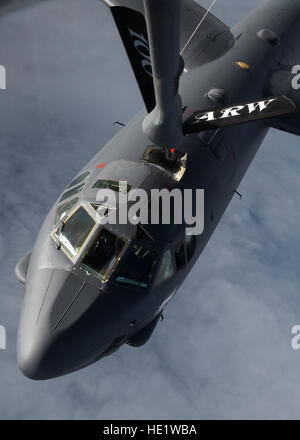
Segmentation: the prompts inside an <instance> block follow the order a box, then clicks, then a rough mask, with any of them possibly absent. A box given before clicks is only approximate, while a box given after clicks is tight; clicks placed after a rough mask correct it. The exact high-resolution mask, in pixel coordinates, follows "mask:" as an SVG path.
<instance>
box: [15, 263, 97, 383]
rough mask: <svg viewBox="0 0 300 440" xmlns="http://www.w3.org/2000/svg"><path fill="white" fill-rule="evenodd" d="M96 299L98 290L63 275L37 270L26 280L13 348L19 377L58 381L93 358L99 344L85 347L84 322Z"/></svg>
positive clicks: (86, 343) (86, 339)
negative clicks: (15, 341) (56, 379)
mask: <svg viewBox="0 0 300 440" xmlns="http://www.w3.org/2000/svg"><path fill="white" fill-rule="evenodd" d="M99 295H100V291H99V289H97V288H94V287H93V286H90V285H88V284H87V283H86V282H85V281H83V280H82V279H80V278H78V277H77V276H75V275H74V274H73V273H71V272H67V271H63V270H56V269H42V270H38V271H37V272H36V273H35V274H34V276H33V277H32V279H29V280H27V285H26V290H25V295H24V303H23V307H22V312H21V319H20V326H19V332H18V342H17V360H18V365H19V368H20V370H21V371H22V373H23V374H24V375H25V376H27V377H29V378H30V379H35V380H43V379H50V378H54V377H57V376H62V375H64V374H68V373H70V372H72V371H75V370H77V369H79V368H82V367H83V366H85V365H86V364H87V363H89V362H90V361H91V359H93V358H94V357H96V356H97V355H99V350H100V349H101V344H100V342H101V341H99V340H97V341H94V344H91V343H89V341H88V336H89V334H90V332H89V329H88V328H87V327H88V325H89V319H88V317H87V316H86V315H89V314H90V313H91V311H92V310H93V309H94V306H95V303H97V300H98V297H99ZM94 322H96V323H97V322H99V320H98V319H97V320H95V319H94Z"/></svg>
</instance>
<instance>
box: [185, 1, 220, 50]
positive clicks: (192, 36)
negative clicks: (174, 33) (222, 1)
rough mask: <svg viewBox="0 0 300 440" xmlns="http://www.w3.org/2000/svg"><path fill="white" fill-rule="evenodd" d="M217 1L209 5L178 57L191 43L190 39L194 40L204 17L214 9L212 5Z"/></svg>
mask: <svg viewBox="0 0 300 440" xmlns="http://www.w3.org/2000/svg"><path fill="white" fill-rule="evenodd" d="M216 2H217V0H213V2H212V4H211V5H210V7H209V8H208V9H207V11H206V13H205V14H204V15H203V17H202V18H201V20H200V22H199V23H198V24H197V26H196V28H195V30H194V31H193V32H192V34H191V36H190V38H189V39H188V40H187V42H186V43H185V45H184V47H183V48H182V50H181V52H180V55H181V56H182V54H183V52H184V51H185V49H186V48H187V47H188V45H189V44H190V42H191V41H192V39H193V38H194V36H195V35H196V33H197V31H198V29H199V27H200V26H201V25H202V23H203V22H204V20H205V19H206V17H207V16H208V14H209V13H210V11H211V10H212V8H213V7H214V5H215V4H216Z"/></svg>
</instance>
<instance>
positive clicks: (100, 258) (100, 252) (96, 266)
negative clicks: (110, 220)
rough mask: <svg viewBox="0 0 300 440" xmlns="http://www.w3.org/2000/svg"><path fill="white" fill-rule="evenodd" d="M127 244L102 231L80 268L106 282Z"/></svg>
mask: <svg viewBox="0 0 300 440" xmlns="http://www.w3.org/2000/svg"><path fill="white" fill-rule="evenodd" d="M125 245H126V242H125V241H124V240H122V239H121V238H119V237H117V236H116V235H114V234H112V233H111V232H109V231H106V230H105V229H102V230H101V231H100V233H99V235H98V236H97V238H96V239H95V241H94V242H93V244H92V247H91V248H90V250H89V251H88V252H87V253H86V255H85V257H84V258H83V260H82V262H81V264H80V266H81V267H82V268H83V269H85V270H87V271H88V272H91V273H93V274H94V275H96V276H97V277H99V278H101V279H102V280H105V279H106V278H107V276H108V275H109V273H110V272H111V270H112V269H113V267H114V265H115V264H116V262H117V260H118V258H119V256H120V254H121V252H122V250H123V248H124V247H125Z"/></svg>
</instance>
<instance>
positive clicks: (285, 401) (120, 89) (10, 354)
mask: <svg viewBox="0 0 300 440" xmlns="http://www.w3.org/2000/svg"><path fill="white" fill-rule="evenodd" d="M200 3H201V4H202V5H203V6H208V5H209V1H202V2H200ZM260 3H262V2H261V1H260V0H252V1H251V2H249V1H247V0H218V2H217V4H216V6H215V7H214V10H213V12H214V13H215V14H216V15H217V16H218V17H219V18H220V19H222V20H223V21H224V22H225V23H227V24H229V25H233V24H234V23H235V22H237V21H238V20H239V19H241V18H242V17H243V16H245V15H246V14H247V13H248V12H249V11H250V10H251V9H253V8H254V7H255V6H256V5H258V4H260ZM0 41H1V44H0V64H3V65H5V67H6V68H7V75H8V79H7V87H8V89H7V91H5V92H3V93H1V95H2V96H1V102H0V106H1V120H0V133H1V135H0V151H1V153H0V154H1V156H0V157H1V173H0V176H1V177H0V182H1V185H0V200H1V208H0V219H1V232H0V256H1V269H0V271H1V272H0V273H1V279H2V289H1V300H0V324H1V325H5V326H6V328H7V337H8V339H7V350H5V351H4V350H1V351H0V368H1V374H0V418H1V419H3V418H10V419H16V418H24V419H29V418H31V419H33V418H50V419H56V418H64V419H65V418H67V419H68V418H71V419H73V418H83V419H85V418H100V419H102V418H115V419H118V418H121V419H122V418H128V419H130V418H133V419H135V418H174V419H192V418H197V419H198V418H204V419H206V418H208V419H211V418H217V419H226V418H298V417H299V411H300V389H299V385H298V376H299V368H300V351H299V352H297V351H293V350H292V349H291V328H292V326H294V325H295V324H300V294H299V287H300V273H299V261H300V239H299V224H300V218H299V216H300V214H299V213H300V210H299V207H300V191H299V182H300V176H299V169H300V145H299V143H300V141H299V139H298V138H297V137H295V136H292V135H288V134H284V133H281V132H278V131H270V133H269V135H268V137H267V139H266V141H265V142H264V144H263V145H262V147H261V149H260V151H259V153H258V154H257V156H256V158H255V160H254V162H253V164H252V165H251V167H250V169H249V170H248V173H247V175H246V177H245V179H244V180H243V182H242V185H241V187H240V188H239V190H240V192H242V194H243V196H244V197H243V199H242V200H239V199H238V197H237V198H234V199H233V201H232V203H231V205H230V206H229V208H228V210H227V211H226V214H225V215H224V217H223V220H222V222H221V223H220V225H219V226H218V228H217V230H216V232H215V234H214V235H213V237H212V239H211V240H210V242H209V244H208V246H207V248H206V250H205V252H204V253H203V255H202V256H201V258H200V259H199V261H198V263H197V264H196V266H195V267H194V269H193V271H192V273H191V274H190V276H189V277H188V279H187V280H186V282H185V284H184V285H183V286H182V288H181V289H180V291H179V292H178V294H177V295H176V297H175V298H174V300H173V301H172V302H171V303H170V304H169V306H168V308H167V310H166V312H165V320H164V321H163V323H161V324H160V325H159V326H158V328H157V330H156V332H155V334H154V335H153V337H152V339H151V340H150V342H149V343H148V344H147V345H145V346H144V347H142V348H140V349H133V348H130V347H127V346H125V347H123V348H121V349H120V350H119V351H118V352H117V353H115V354H114V355H113V356H111V357H109V358H107V359H104V360H103V361H101V362H99V363H96V364H94V365H92V366H91V367H89V368H87V369H85V370H82V371H80V372H77V373H74V374H72V375H69V376H66V377H63V378H59V379H56V380H51V381H47V382H33V381H30V380H29V379H26V378H25V377H23V376H22V374H21V373H20V372H19V371H18V368H17V364H16V355H15V342H16V333H17V326H18V319H19V313H20V308H21V303H22V296H23V289H22V286H21V285H19V284H18V283H17V281H15V279H14V275H13V270H14V265H15V263H16V262H17V261H18V259H19V258H20V257H21V256H23V255H24V254H25V253H26V252H27V251H28V250H29V249H31V247H32V245H33V243H34V239H35V236H36V234H37V232H38V230H39V228H40V226H41V224H42V221H43V218H44V216H45V215H46V213H47V211H48V210H49V209H50V207H51V205H52V203H53V202H54V201H55V200H56V198H57V196H58V194H59V193H60V192H61V191H62V190H63V188H64V187H65V185H66V184H67V182H68V181H70V180H71V179H72V177H73V176H74V175H75V174H76V173H77V172H78V170H79V169H80V168H81V167H82V166H83V165H84V164H85V163H86V162H87V161H88V160H89V159H90V158H91V157H92V156H93V155H94V154H95V153H96V152H97V151H98V150H99V148H101V147H102V146H103V145H105V143H106V142H107V141H108V140H109V139H110V138H111V137H112V136H113V135H114V134H115V133H116V132H117V130H119V127H116V126H113V125H112V123H113V122H114V121H115V120H120V121H123V122H127V121H128V120H130V119H131V117H133V116H134V115H135V113H137V112H138V111H139V110H140V108H141V107H142V106H143V103H142V100H141V98H140V95H139V92H138V88H137V86H136V83H135V80H134V78H133V75H132V72H131V70H130V67H129V63H128V61H127V58H126V55H125V53H124V51H123V48H122V45H121V42H120V40H119V36H118V34H117V31H116V29H115V27H114V25H113V21H112V19H111V16H110V12H109V10H108V9H107V8H106V7H105V6H104V5H102V4H101V2H98V1H96V0H89V1H86V2H82V1H80V0H72V1H71V0H60V1H58V0H49V1H46V2H43V4H41V5H38V6H35V7H32V8H27V9H24V10H22V11H19V12H16V13H14V14H10V15H8V16H5V17H1V19H0Z"/></svg>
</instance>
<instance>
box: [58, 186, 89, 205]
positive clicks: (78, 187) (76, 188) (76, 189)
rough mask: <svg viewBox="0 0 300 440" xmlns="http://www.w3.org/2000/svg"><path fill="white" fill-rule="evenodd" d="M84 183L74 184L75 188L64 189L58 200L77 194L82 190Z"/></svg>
mask: <svg viewBox="0 0 300 440" xmlns="http://www.w3.org/2000/svg"><path fill="white" fill-rule="evenodd" d="M84 185H85V183H82V184H81V185H78V186H75V188H72V189H70V190H69V191H66V192H65V193H63V195H62V196H61V198H60V199H59V201H60V202H62V201H63V200H66V199H69V198H70V197H72V196H74V194H78V193H79V192H81V191H82V190H83V187H84Z"/></svg>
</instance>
